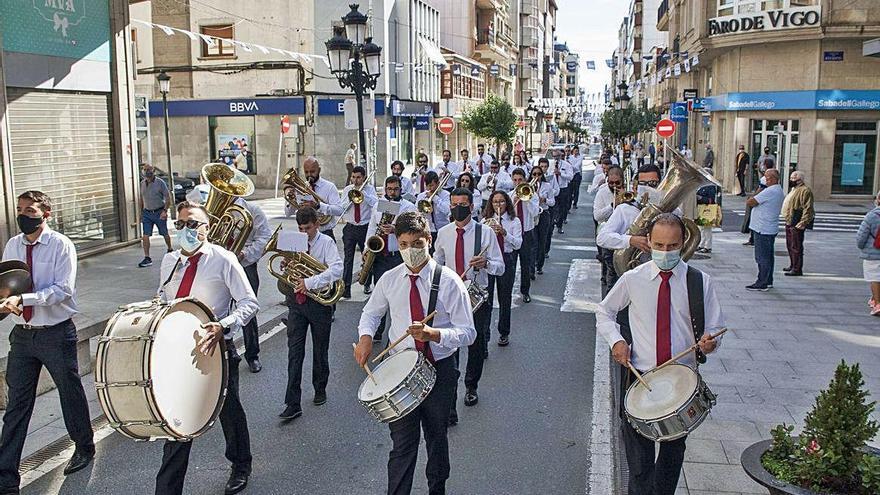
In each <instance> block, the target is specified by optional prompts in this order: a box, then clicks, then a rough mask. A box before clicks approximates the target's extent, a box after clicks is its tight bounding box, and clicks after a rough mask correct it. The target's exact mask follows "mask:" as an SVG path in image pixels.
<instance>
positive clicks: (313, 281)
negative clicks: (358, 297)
mask: <svg viewBox="0 0 880 495" xmlns="http://www.w3.org/2000/svg"><path fill="white" fill-rule="evenodd" d="M319 235H324V234H319ZM326 240H327V241H329V242H322V243H321V244H322V246H321V247H320V250H321V257H322V258H323V262H324V264H325V265H327V269H326V270H324V271H323V272H321V273H319V274H317V275H312V276H311V277H309V278H306V279H304V280H303V282H304V283H305V285H306V289H308V290H315V289H318V288H321V287H327V286H329V285H331V284H333V283H334V282H336V281H337V280H339V279H341V278H342V267H343V265H342V258H340V257H339V250H338V249H337V248H336V243H335V242H333V240H332V239H330V238H329V237H328V238H327V239H326ZM322 241H323V239H322ZM316 258H317V256H316ZM319 261H320V258H319Z"/></svg>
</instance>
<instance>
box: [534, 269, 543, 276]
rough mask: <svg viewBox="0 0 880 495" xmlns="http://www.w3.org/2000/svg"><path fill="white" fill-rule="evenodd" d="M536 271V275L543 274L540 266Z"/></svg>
mask: <svg viewBox="0 0 880 495" xmlns="http://www.w3.org/2000/svg"><path fill="white" fill-rule="evenodd" d="M536 273H537V274H538V275H543V274H544V270H543V269H541V268H538V271H537V272H536Z"/></svg>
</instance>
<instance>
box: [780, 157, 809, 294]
mask: <svg viewBox="0 0 880 495" xmlns="http://www.w3.org/2000/svg"><path fill="white" fill-rule="evenodd" d="M789 179H790V181H789V189H788V196H787V197H786V198H785V201H784V202H783V205H782V217H783V218H784V219H785V246H786V248H787V249H788V257H789V259H790V260H791V264H789V265H788V267H787V268H784V269H783V270H782V271H783V272H785V274H786V275H790V276H794V277H799V276H801V275H803V274H804V272H803V268H804V233H805V232H806V230H807V229H808V228H810V227H811V226H812V224H813V218H815V211H814V210H813V191H812V190H810V187H809V186H807V184H806V183H805V182H804V173H803V172H801V171H800V170H795V171H794V172H792V173H791V177H789Z"/></svg>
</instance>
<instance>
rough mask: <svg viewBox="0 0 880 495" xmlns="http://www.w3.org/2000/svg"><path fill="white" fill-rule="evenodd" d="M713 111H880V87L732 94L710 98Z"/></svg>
mask: <svg viewBox="0 0 880 495" xmlns="http://www.w3.org/2000/svg"><path fill="white" fill-rule="evenodd" d="M706 110H708V111H710V112H736V111H759V110H880V90H846V89H828V90H819V91H777V92H772V91H770V92H758V93H728V94H724V95H719V96H713V97H711V98H706Z"/></svg>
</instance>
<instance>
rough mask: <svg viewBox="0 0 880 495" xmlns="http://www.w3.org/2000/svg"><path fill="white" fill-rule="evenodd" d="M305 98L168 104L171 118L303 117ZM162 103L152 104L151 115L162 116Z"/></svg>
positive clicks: (191, 101) (183, 101) (170, 102)
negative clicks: (232, 116)
mask: <svg viewBox="0 0 880 495" xmlns="http://www.w3.org/2000/svg"><path fill="white" fill-rule="evenodd" d="M305 108H306V105H305V101H304V100H303V98H249V99H235V100H176V101H169V102H168V116H169V117H188V116H198V115H205V116H208V115H213V116H224V115H302V114H304V113H305ZM162 113H163V112H162V102H161V101H151V102H150V115H162Z"/></svg>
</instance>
